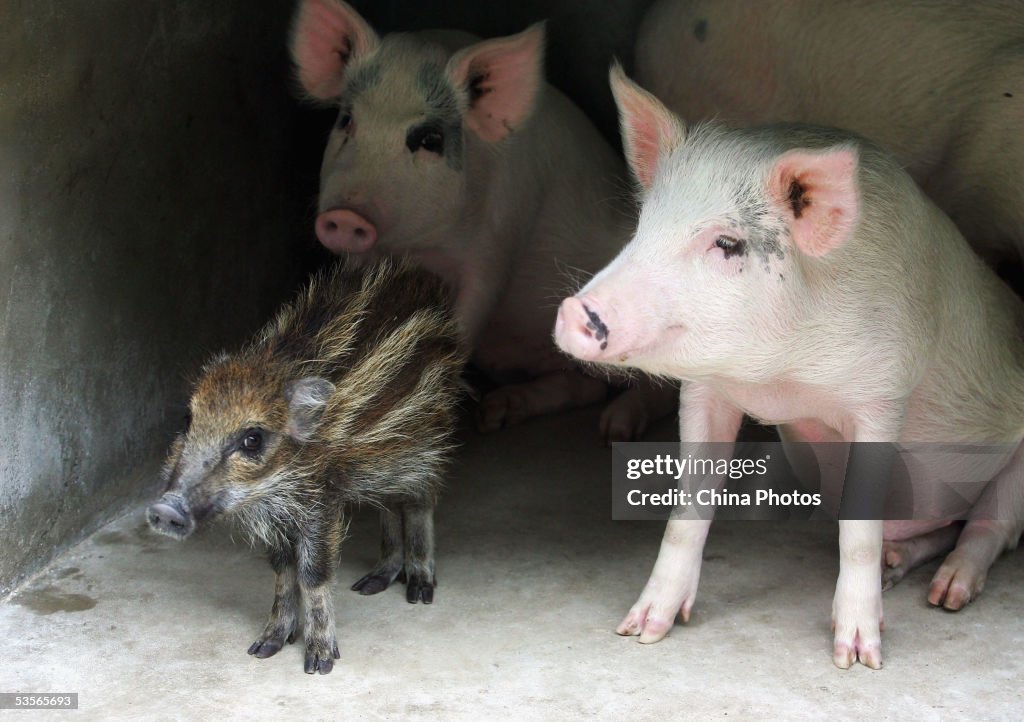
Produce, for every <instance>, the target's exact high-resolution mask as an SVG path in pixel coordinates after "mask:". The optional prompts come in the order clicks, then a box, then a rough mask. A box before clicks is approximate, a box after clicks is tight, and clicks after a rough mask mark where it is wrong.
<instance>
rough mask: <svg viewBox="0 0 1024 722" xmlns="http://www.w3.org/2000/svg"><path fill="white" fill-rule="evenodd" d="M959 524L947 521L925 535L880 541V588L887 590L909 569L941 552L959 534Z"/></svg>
mask: <svg viewBox="0 0 1024 722" xmlns="http://www.w3.org/2000/svg"><path fill="white" fill-rule="evenodd" d="M961 529H963V525H962V524H947V525H946V526H944V527H942V528H940V529H935V530H934V531H931V532H928V533H927V534H921V535H920V536H916V537H913V538H912V539H903V540H901V541H887V542H884V543H883V544H882V591H886V590H888V589H891V588H892V587H893V586H894V585H896V584H897V583H898V582H899V581H900V580H901V579H903V577H905V576H906V575H907V574H909V573H910V572H911V571H912V570H914V569H916V568H917V567H919V566H921V565H922V564H924V563H925V562H929V561H931V560H932V559H934V558H935V557H937V556H939V555H940V554H945V553H946V552H948V551H949V550H950V549H952V548H953V547H954V546H956V539H957V537H958V536H960V530H961Z"/></svg>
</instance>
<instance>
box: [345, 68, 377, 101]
mask: <svg viewBox="0 0 1024 722" xmlns="http://www.w3.org/2000/svg"><path fill="white" fill-rule="evenodd" d="M381 77H382V74H381V66H380V63H375V62H372V61H371V62H368V63H363V64H361V65H357V66H356V67H355V68H354V69H353V70H352V73H351V75H350V76H349V78H348V80H347V82H346V83H345V86H344V87H343V88H342V89H341V96H340V98H339V103H338V104H339V106H340V107H342V108H351V107H352V104H353V103H354V102H355V101H356V100H357V99H358V98H359V97H360V96H361V95H363V94H364V93H366V92H367V91H368V90H373V89H374V88H377V87H379V86H380V84H381Z"/></svg>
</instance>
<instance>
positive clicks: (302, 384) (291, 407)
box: [284, 376, 334, 442]
mask: <svg viewBox="0 0 1024 722" xmlns="http://www.w3.org/2000/svg"><path fill="white" fill-rule="evenodd" d="M333 393H334V384H332V383H331V382H330V381H328V380H327V379H325V378H321V377H319V376H307V377H306V378H302V379H298V380H297V381H292V382H291V383H290V384H288V386H286V387H285V390H284V398H285V401H287V402H288V426H287V428H286V429H285V431H286V432H287V434H288V435H289V436H291V437H292V438H293V439H295V440H296V441H301V442H306V441H309V440H310V439H311V438H313V433H314V432H315V431H316V430H317V428H318V427H319V426H320V421H321V419H322V418H323V413H324V408H325V407H326V406H327V402H328V401H329V400H330V398H331V394H333Z"/></svg>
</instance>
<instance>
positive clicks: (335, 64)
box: [291, 0, 380, 100]
mask: <svg viewBox="0 0 1024 722" xmlns="http://www.w3.org/2000/svg"><path fill="white" fill-rule="evenodd" d="M379 44H380V40H379V38H378V37H377V33H375V32H374V31H373V28H371V27H370V26H369V25H368V24H367V22H366V21H365V20H364V19H363V18H362V16H361V15H360V14H359V13H357V12H356V11H355V9H353V8H352V7H351V6H350V5H349V4H348V3H345V2H343V0H303V2H302V4H301V5H300V6H299V10H298V12H297V13H296V14H295V21H294V24H293V27H292V36H291V52H292V62H294V63H295V67H296V68H297V69H298V75H299V83H300V84H301V85H302V88H303V89H304V90H305V91H306V92H307V93H309V95H310V96H312V97H313V98H316V99H317V100H330V99H332V98H335V97H337V95H338V93H340V92H341V85H342V80H343V79H344V77H345V69H346V68H347V67H348V65H349V64H350V63H351V62H352V61H353V60H354V59H355V58H357V57H360V56H364V55H368V54H370V53H371V52H373V51H374V50H376V48H377V46H378V45H379Z"/></svg>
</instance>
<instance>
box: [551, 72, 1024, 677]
mask: <svg viewBox="0 0 1024 722" xmlns="http://www.w3.org/2000/svg"><path fill="white" fill-rule="evenodd" d="M612 88H613V91H614V94H615V97H616V101H617V103H618V106H619V111H620V118H621V124H622V131H623V138H624V143H625V147H626V150H627V157H628V159H629V161H630V164H631V166H632V169H633V171H634V174H635V175H636V178H637V180H638V181H639V183H640V185H641V186H642V189H643V190H642V201H643V205H642V209H641V214H640V220H639V225H638V227H637V230H636V234H635V236H634V237H633V240H632V241H630V243H629V244H628V245H627V246H626V247H625V248H624V249H623V251H622V252H621V254H620V255H619V256H618V257H617V258H616V259H615V260H614V261H613V262H612V263H611V264H610V265H609V266H608V267H606V268H605V269H604V270H602V271H601V272H600V273H598V274H597V275H596V276H595V277H594V278H593V279H592V280H591V281H590V282H589V283H588V284H587V285H586V286H585V287H584V288H583V289H582V290H581V291H580V292H579V294H578V295H576V296H573V297H570V298H567V299H565V300H564V301H563V302H562V305H561V307H560V309H559V313H558V318H557V322H556V326H555V338H556V341H557V343H558V345H559V346H560V347H561V348H562V349H564V350H565V351H567V352H569V353H570V354H572V355H574V356H576V357H577V358H580V359H583V360H585V361H589V362H593V363H597V364H602V365H603V364H609V365H612V366H628V367H632V368H637V369H640V370H643V371H647V372H649V373H654V374H662V375H665V376H669V377H672V378H676V379H681V380H683V381H684V383H683V388H682V391H681V397H680V402H681V409H680V426H679V430H680V438H681V439H682V440H684V441H688V442H698V443H703V442H726V443H729V442H733V441H734V440H735V437H736V433H737V430H738V429H739V427H740V423H741V421H742V419H743V415H744V414H749V415H751V416H753V417H755V418H756V419H759V420H761V421H762V422H764V423H769V424H775V425H779V431H780V434H781V435H782V436H783V438H784V439H790V440H806V441H823V440H824V441H827V440H845V441H855V442H861V441H874V442H901V443H903V442H910V441H920V442H959V443H975V442H985V443H998V444H1004V445H1006V446H1007V448H1009V449H1011V451H1010V453H1008V454H1006V455H1005V457H1004V460H1003V461H1002V462H1000V464H1001V467H1000V468H999V469H998V470H997V471H996V472H994V473H993V478H992V481H991V482H989V483H988V484H981V485H977V486H975V487H973V494H974V496H973V497H972V498H971V499H970V500H969V501H970V502H971V503H972V504H973V505H974V506H973V509H974V511H972V515H973V516H972V520H971V521H969V522H968V523H967V524H966V526H965V527H964V528H963V531H962V532H960V531H959V527H958V526H953V525H950V524H948V523H946V522H942V521H925V522H920V523H913V522H894V523H890V522H886V523H885V524H884V534H885V539H886V540H888V541H890V542H893V543H891V544H889V548H888V549H887V550H886V552H887V553H886V555H885V562H886V563H887V564H889V565H890V566H891V567H892V569H891V570H890V572H889V577H890V579H896V578H898V577H899V576H900V575H901V574H902V573H903V572H905V571H906V569H907V568H909V567H910V566H912V565H914V564H918V563H921V561H923V560H924V559H927V558H930V557H931V556H934V555H936V554H939V553H941V552H943V551H948V550H949V549H953V551H952V553H950V554H949V556H948V557H947V558H946V560H945V562H944V563H943V564H942V566H941V567H940V568H939V570H938V572H937V573H936V575H935V577H934V580H933V582H932V586H931V589H930V591H929V596H928V598H929V601H930V602H931V603H933V604H936V605H943V606H945V607H946V608H947V609H959V608H960V607H962V606H963V605H964V604H966V603H967V602H968V601H969V600H970V599H971V598H972V597H974V596H975V595H976V594H977V593H978V592H980V590H981V587H982V584H983V583H984V581H985V576H986V573H987V572H988V569H989V567H990V565H991V564H992V563H993V561H994V560H995V558H996V557H997V556H998V555H999V554H1000V553H1001V552H1002V551H1003V550H1004V549H1006V548H1012V547H1014V546H1015V545H1016V544H1017V541H1018V539H1019V537H1020V534H1021V530H1022V523H1024V522H1022V520H1024V451H1022V450H1021V449H1022V446H1021V444H1020V441H1021V438H1022V437H1024V340H1022V332H1024V308H1022V304H1021V302H1020V301H1019V300H1018V299H1017V297H1016V296H1014V294H1013V293H1012V292H1011V291H1010V290H1009V288H1007V287H1006V286H1005V285H1004V284H1003V283H1002V282H1001V281H1000V280H999V279H998V278H997V277H996V276H995V274H994V273H993V272H992V271H991V270H990V269H989V268H988V267H987V266H985V265H984V264H983V263H982V262H981V260H980V259H978V258H977V257H976V256H975V255H974V254H973V253H972V251H971V250H970V248H969V246H968V245H967V243H966V242H965V241H964V239H963V237H962V236H961V235H960V233H959V232H958V230H957V229H956V227H955V226H954V225H953V224H952V223H951V222H950V221H949V219H948V218H947V217H946V216H945V215H944V214H943V213H942V212H941V211H940V210H939V209H938V208H936V207H935V206H934V205H933V204H932V203H931V202H930V201H929V200H928V199H927V198H926V197H925V196H924V195H923V194H922V193H921V192H920V190H919V189H918V188H917V186H916V185H915V184H914V182H913V181H912V179H911V178H910V176H909V175H907V173H906V172H905V171H904V170H903V169H901V168H900V166H899V164H898V163H897V162H896V161H895V160H894V159H893V158H892V157H891V156H889V155H887V154H886V153H885V152H883V151H880V150H879V149H878V148H877V147H876V146H874V145H872V144H870V143H868V142H867V141H863V140H861V139H859V138H858V137H856V136H853V135H850V134H846V133H844V132H841V131H835V130H828V129H822V128H817V127H812V126H767V127H762V128H754V129H747V130H732V129H729V128H727V127H725V126H722V125H717V124H709V125H698V126H691V127H686V126H685V125H684V123H683V122H682V121H681V120H680V119H679V118H678V117H676V116H674V115H673V114H672V113H671V112H670V111H668V110H667V109H666V108H665V107H664V106H663V105H662V104H661V103H659V102H658V100H657V99H656V98H654V97H653V96H652V95H650V94H648V93H646V92H645V91H644V90H642V89H641V88H640V87H639V86H637V85H635V84H633V83H632V82H631V81H629V80H628V79H627V78H626V77H625V76H624V75H623V74H622V73H621V71H620V70H615V69H613V72H612ZM861 448H863V447H861ZM852 458H853V457H851V459H852ZM851 463H853V462H852V461H851ZM965 493H966V492H965ZM997 502H998V504H997ZM709 524H710V522H707V521H700V520H692V519H679V520H673V521H670V522H669V524H668V528H667V529H666V531H665V536H664V539H663V541H662V546H661V552H660V553H659V556H658V560H657V563H656V564H655V567H654V571H653V573H652V575H651V578H650V581H649V582H648V584H647V586H646V588H645V589H644V591H643V593H642V594H641V596H640V599H639V601H638V602H637V603H636V604H635V605H634V606H633V608H632V609H631V610H630V612H629V614H628V616H627V617H626V618H625V619H624V620H623V622H622V624H621V625H620V626H619V628H618V631H619V633H620V634H637V635H640V641H641V642H654V641H657V640H659V639H661V638H662V637H663V636H664V635H665V634H666V633H667V632H668V630H669V628H670V627H671V626H672V624H673V621H674V619H675V617H676V615H677V614H679V613H680V612H681V613H682V616H683V619H684V620H686V619H687V618H688V617H689V614H690V609H691V607H692V605H693V602H694V598H695V596H696V593H697V583H698V579H699V576H700V567H701V551H702V549H703V546H704V542H705V538H706V536H707V532H708V526H709ZM954 545H955V548H953V547H954ZM839 549H840V570H839V579H838V584H837V586H836V593H835V599H834V604H833V620H834V624H835V644H834V661H835V663H836V664H837V665H838V666H840V667H844V668H845V667H849V666H850V665H851V664H852V663H853V662H855V661H857V660H859V661H860V662H862V663H863V664H865V665H868V666H870V667H876V668H877V667H879V666H880V665H881V660H882V657H881V646H880V627H881V622H882V598H881V591H882V590H881V575H880V573H879V570H880V566H881V565H882V561H883V523H882V522H880V521H878V522H876V521H840V523H839Z"/></svg>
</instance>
